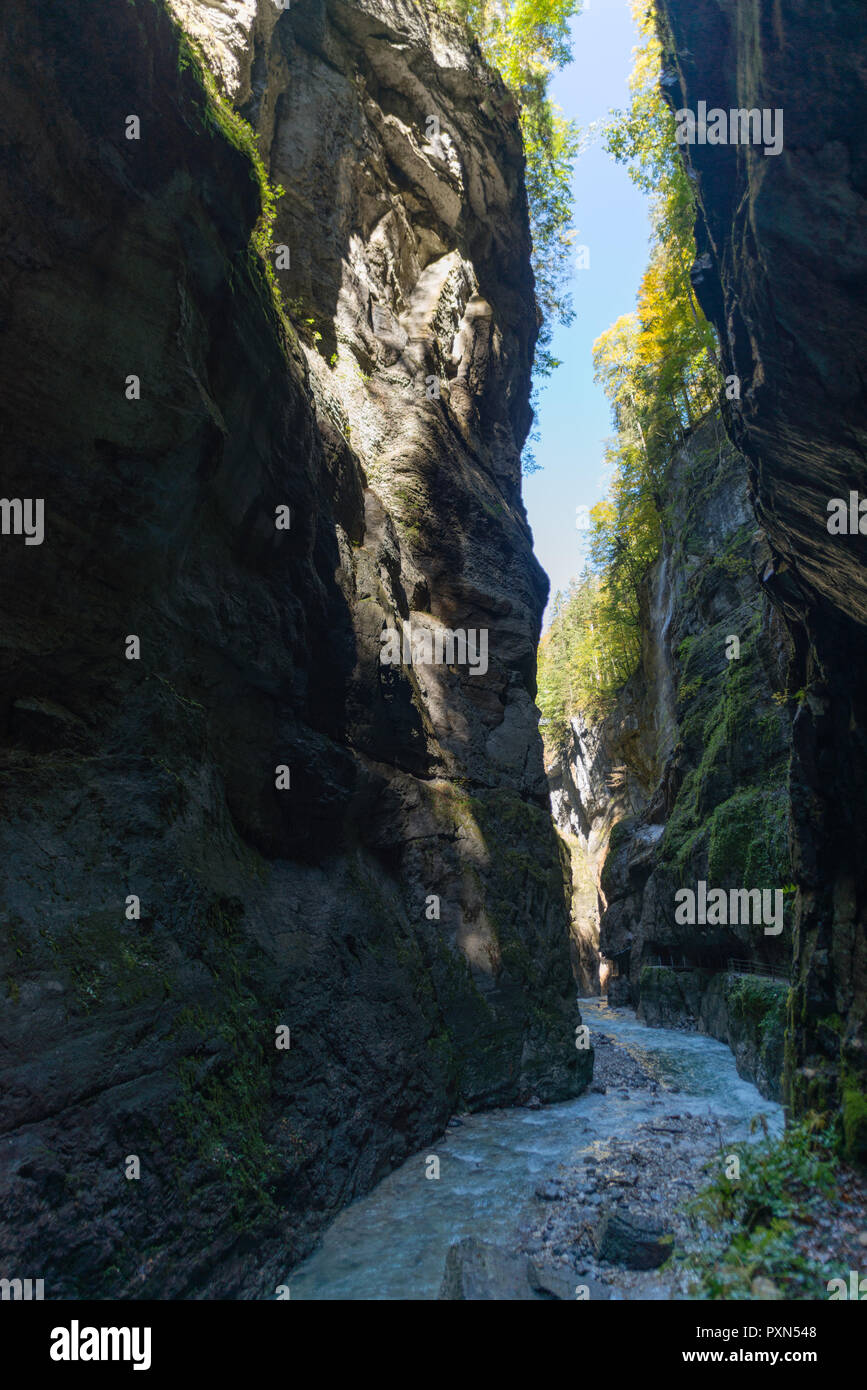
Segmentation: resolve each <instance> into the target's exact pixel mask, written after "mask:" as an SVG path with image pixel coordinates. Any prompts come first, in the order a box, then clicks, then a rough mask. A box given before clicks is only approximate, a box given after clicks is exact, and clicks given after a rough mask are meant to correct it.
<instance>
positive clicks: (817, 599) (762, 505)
mask: <svg viewBox="0 0 867 1390" xmlns="http://www.w3.org/2000/svg"><path fill="white" fill-rule="evenodd" d="M658 11H659V14H660V16H661V19H662V21H663V24H664V26H665V28H666V31H667V36H666V44H667V48H668V54H667V60H666V61H667V73H666V78H665V83H666V87H667V90H668V92H669V97H670V100H671V102H672V105H673V106H674V107H675V108H676V109H689V108H691V109H695V108H696V106H697V103H698V102H699V101H700V100H705V101H707V103H708V107H711V108H712V107H719V108H723V109H726V110H729V109H731V108H742V107H743V108H756V109H760V110H764V109H768V110H774V111H777V110H781V111H782V112H783V113H784V116H783V129H784V139H783V148H782V150H781V151H780V153H779V154H776V155H766V154H764V152H763V149H762V147H761V146H758V147H754V146H732V145H717V146H712V145H700V144H695V145H690V146H687V147H686V150H685V152H686V157H687V159H688V163H689V167H690V169H691V171H692V176H693V178H694V180H695V187H696V192H697V196H698V202H699V214H700V215H699V221H698V228H697V235H698V241H699V258H698V262H697V265H696V270H695V273H694V279H695V283H696V288H697V290H698V293H699V295H700V297H701V301H702V304H703V307H704V309H705V311H706V312H707V314H708V315H709V316H710V317H711V318H712V319H713V321H714V322H715V324H716V326H717V328H718V330H719V333H720V337H721V340H722V345H723V351H724V354H725V367H726V371H727V373H729V374H734V375H737V376H738V377H739V378H740V382H741V393H742V399H741V403H740V405H739V406H737V407H735V408H734V409H733V411H732V415H731V420H730V428H731V430H732V433H733V434H734V436H735V437H736V439H737V440H738V442H739V444H740V446H741V447H742V448H743V450H744V452H745V453H746V454H747V456H748V457H749V459H750V462H751V474H752V487H753V491H754V495H755V502H756V506H757V509H758V514H759V517H760V520H761V522H762V525H763V527H764V530H765V532H766V541H765V542H764V544H765V545H766V552H765V557H764V565H763V577H764V582H765V585H766V587H767V590H768V592H769V594H770V595H771V596H772V597H773V599H774V601H775V602H776V603H777V604H778V605H779V606H780V607H781V608H782V610H783V612H784V613H785V615H786V619H787V622H788V624H789V626H790V629H791V632H792V636H793V639H794V659H793V664H792V669H791V672H790V678H789V688H790V691H791V693H792V694H793V695H794V697H795V701H794V703H793V705H792V709H793V712H794V759H793V778H792V804H793V853H794V861H793V862H794V875H795V878H796V880H797V883H798V886H799V888H800V899H799V903H798V908H797V917H798V922H797V930H796V934H795V972H796V986H795V991H794V996H793V1002H792V1009H791V1013H790V1020H789V1026H790V1048H789V1056H788V1067H789V1074H790V1083H791V1087H792V1099H793V1103H794V1105H795V1107H796V1108H797V1109H798V1110H803V1109H807V1108H810V1107H818V1108H820V1109H828V1110H834V1111H836V1110H837V1109H838V1108H839V1106H840V1103H841V1101H842V1105H843V1123H844V1128H845V1133H846V1142H847V1146H848V1149H849V1151H850V1153H852V1154H857V1155H859V1156H861V1157H862V1158H863V1157H865V1156H867V1102H865V1100H864V1093H865V1089H867V1050H865V1041H867V1039H865V1012H867V933H865V930H864V922H865V910H867V819H865V816H864V814H863V807H864V805H865V800H867V737H865V729H867V640H865V639H867V630H865V629H867V563H865V562H867V538H865V535H864V534H861V533H860V530H859V531H858V532H857V533H855V534H853V533H852V532H851V531H848V533H843V534H830V533H829V530H828V522H829V520H830V515H831V514H830V513H829V510H828V506H829V503H831V502H833V501H834V500H835V499H839V500H841V501H842V500H845V501H846V503H847V504H848V501H849V499H850V493H852V492H855V493H856V494H857V498H856V515H857V506H858V503H860V500H862V499H863V497H864V495H865V493H867V467H865V458H867V409H865V385H864V371H863V363H864V360H865V354H867V321H865V317H864V311H863V306H864V303H865V299H867V239H865V237H864V224H865V217H867V162H865V161H867V154H865V143H864V140H863V138H862V134H861V133H862V132H863V130H864V127H865V120H867V90H865V85H864V74H863V53H864V49H865V44H867V13H865V11H864V7H863V6H860V5H854V4H853V5H837V6H832V7H830V8H828V7H821V6H815V5H807V4H795V3H782V4H772V3H771V0H658ZM846 510H847V511H848V505H847V507H846ZM865 510H867V509H865ZM859 525H860V521H859ZM865 530H867V528H865Z"/></svg>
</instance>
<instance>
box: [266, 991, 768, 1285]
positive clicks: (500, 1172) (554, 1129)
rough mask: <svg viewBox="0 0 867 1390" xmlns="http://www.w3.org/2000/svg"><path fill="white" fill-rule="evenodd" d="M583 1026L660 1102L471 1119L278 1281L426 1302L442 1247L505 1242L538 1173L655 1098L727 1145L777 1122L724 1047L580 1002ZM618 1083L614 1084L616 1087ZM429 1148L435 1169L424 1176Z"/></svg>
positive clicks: (591, 1101) (648, 1115)
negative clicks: (702, 1121)
mask: <svg viewBox="0 0 867 1390" xmlns="http://www.w3.org/2000/svg"><path fill="white" fill-rule="evenodd" d="M581 1013H582V1016H583V1018H584V1021H585V1022H586V1023H587V1024H589V1026H590V1028H591V1029H594V1030H597V1029H598V1030H599V1031H601V1032H604V1033H607V1034H609V1035H610V1036H613V1037H615V1038H616V1039H617V1040H618V1042H620V1043H621V1044H622V1045H623V1046H625V1047H626V1048H627V1049H628V1050H629V1051H630V1052H631V1053H632V1054H633V1055H634V1056H635V1057H637V1058H639V1059H640V1061H641V1062H642V1063H643V1064H644V1065H645V1066H646V1067H647V1068H648V1070H650V1071H651V1072H652V1073H653V1075H654V1076H655V1078H656V1079H657V1080H658V1081H659V1082H660V1084H661V1086H662V1088H663V1091H662V1092H660V1095H662V1094H663V1092H664V1091H665V1090H667V1089H670V1088H672V1087H679V1088H680V1093H679V1094H678V1095H676V1096H667V1097H666V1098H665V1100H664V1101H660V1099H659V1098H656V1104H654V1097H653V1096H652V1095H651V1094H650V1092H649V1091H648V1090H646V1089H641V1090H632V1091H631V1092H630V1098H629V1099H627V1098H626V1097H624V1096H621V1095H619V1094H611V1093H609V1094H608V1095H589V1094H588V1095H584V1096H580V1097H579V1098H578V1099H577V1100H571V1101H567V1102H565V1103H564V1104H562V1105H549V1106H546V1107H545V1108H544V1109H542V1110H496V1111H492V1112H489V1113H487V1114H482V1115H473V1116H471V1117H470V1118H469V1119H467V1120H466V1121H465V1122H464V1124H463V1125H462V1126H461V1127H460V1128H455V1129H449V1131H448V1135H447V1137H446V1138H444V1139H443V1140H441V1141H440V1142H439V1143H436V1144H432V1145H431V1146H430V1147H429V1148H428V1149H425V1150H422V1152H421V1153H418V1154H416V1155H415V1156H414V1157H413V1158H410V1159H407V1161H406V1162H405V1163H404V1164H403V1165H402V1166H401V1167H400V1168H398V1169H396V1170H395V1172H393V1173H391V1174H390V1175H389V1176H388V1177H387V1178H385V1179H383V1181H382V1182H381V1183H379V1184H378V1186H377V1187H376V1188H374V1190H373V1191H372V1192H371V1193H370V1194H369V1195H368V1196H367V1197H362V1198H360V1199H359V1200H358V1201H357V1202H353V1204H352V1205H351V1206H350V1207H348V1208H347V1209H346V1211H344V1212H343V1213H342V1214H341V1215H340V1216H339V1217H338V1218H337V1220H336V1221H335V1222H334V1223H333V1225H332V1226H330V1227H329V1229H328V1231H327V1232H326V1235H325V1238H324V1240H323V1242H322V1245H321V1246H320V1247H319V1249H318V1250H316V1251H315V1253H314V1254H313V1255H311V1257H310V1258H309V1259H308V1260H306V1261H305V1262H304V1264H302V1265H299V1266H298V1268H297V1269H296V1270H295V1272H294V1274H292V1275H291V1277H290V1278H289V1279H288V1280H287V1282H288V1284H289V1286H290V1291H291V1297H292V1299H371V1300H377V1299H388V1300H396V1299H429V1298H430V1299H435V1298H436V1296H437V1293H438V1291H439V1286H440V1282H441V1279H442V1274H443V1267H444V1264H445V1257H446V1251H447V1250H448V1247H449V1246H450V1245H451V1244H452V1242H453V1241H455V1240H458V1239H460V1237H461V1236H466V1235H474V1236H478V1237H480V1238H481V1239H483V1240H493V1241H497V1242H499V1243H501V1244H510V1243H511V1238H512V1237H513V1235H514V1232H515V1228H516V1227H517V1225H518V1224H519V1222H520V1219H521V1217H522V1215H523V1214H524V1212H525V1210H526V1209H527V1208H528V1207H529V1204H530V1202H531V1201H532V1198H533V1191H534V1188H535V1186H536V1184H537V1183H538V1182H539V1181H540V1179H541V1178H543V1177H545V1178H547V1177H556V1169H557V1165H558V1163H561V1162H571V1161H574V1160H575V1159H576V1158H577V1157H578V1155H580V1154H582V1153H591V1152H594V1151H596V1152H598V1151H599V1148H600V1147H601V1145H602V1143H603V1141H605V1140H607V1139H608V1138H610V1137H617V1138H621V1139H622V1138H626V1137H628V1136H629V1134H630V1133H631V1132H633V1131H634V1129H635V1126H636V1125H637V1124H638V1123H640V1122H641V1121H644V1120H649V1119H653V1118H654V1117H656V1116H658V1114H659V1109H658V1106H659V1105H660V1104H665V1105H666V1106H667V1108H668V1109H669V1110H671V1108H672V1106H673V1105H675V1103H676V1108H677V1110H678V1111H679V1112H680V1113H681V1114H690V1115H713V1116H717V1117H718V1119H719V1121H720V1124H721V1127H722V1132H723V1136H724V1138H725V1140H726V1142H728V1141H734V1140H738V1139H745V1138H747V1137H749V1121H750V1119H751V1117H752V1116H753V1115H757V1114H763V1115H765V1116H766V1117H767V1121H768V1126H769V1128H770V1130H771V1132H772V1133H779V1132H781V1131H782V1127H783V1112H782V1109H781V1107H780V1106H779V1105H775V1104H773V1103H772V1102H771V1101H767V1100H763V1099H762V1097H761V1096H760V1095H759V1093H758V1091H757V1090H756V1088H755V1087H754V1086H752V1085H750V1084H749V1082H746V1081H742V1080H741V1078H740V1077H739V1076H738V1074H737V1071H736V1070H735V1064H734V1059H733V1057H732V1054H731V1052H730V1051H729V1049H728V1048H727V1047H726V1046H725V1045H724V1044H723V1043H719V1042H716V1041H714V1040H713V1039H712V1038H706V1037H704V1036H703V1035H701V1034H697V1033H679V1032H675V1031H670V1030H668V1029H662V1028H646V1027H645V1026H644V1025H643V1024H641V1023H638V1022H637V1020H636V1018H635V1015H634V1014H633V1013H632V1011H631V1010H628V1009H609V1008H608V1006H607V1004H606V1003H605V1002H604V1000H603V1001H600V1000H598V999H584V1000H582V1001H581ZM618 1089H619V1088H618ZM428 1154H437V1155H438V1156H439V1159H440V1173H441V1175H440V1177H439V1179H431V1178H426V1177H425V1159H426V1157H427V1155H428Z"/></svg>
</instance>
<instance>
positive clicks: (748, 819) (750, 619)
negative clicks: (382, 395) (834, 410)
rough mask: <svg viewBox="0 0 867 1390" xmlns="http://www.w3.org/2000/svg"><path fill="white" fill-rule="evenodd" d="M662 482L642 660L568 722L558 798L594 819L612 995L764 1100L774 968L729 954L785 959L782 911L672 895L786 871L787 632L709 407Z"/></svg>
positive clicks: (731, 453)
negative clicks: (715, 1059) (605, 701)
mask: <svg viewBox="0 0 867 1390" xmlns="http://www.w3.org/2000/svg"><path fill="white" fill-rule="evenodd" d="M666 498H667V503H668V505H667V514H666V518H665V519H664V525H663V546H662V553H661V555H660V557H659V559H658V560H657V562H656V564H655V565H654V566H653V568H652V570H651V572H650V575H649V576H648V580H647V583H646V591H645V594H644V597H643V603H642V608H643V617H642V629H643V644H642V660H641V665H640V668H639V670H638V671H637V672H636V674H635V675H634V676H633V677H632V679H631V680H630V681H629V682H628V683H627V685H626V686H625V687H624V689H623V691H622V693H621V695H620V697H619V699H618V702H617V704H616V706H615V708H614V710H613V711H612V713H611V714H610V715H608V717H607V718H606V719H605V720H603V721H602V722H601V723H600V724H599V725H597V726H595V727H594V728H592V729H591V730H586V729H583V728H576V734H577V733H580V738H578V737H574V738H573V740H572V742H571V744H570V746H568V747H567V748H566V749H564V752H563V755H562V758H561V763H562V764H563V767H562V769H561V771H560V773H559V782H560V784H561V786H562V783H564V782H565V783H566V784H567V786H568V789H569V795H565V794H564V791H563V790H562V789H561V786H558V787H557V788H556V789H555V791H554V802H555V814H557V810H558V806H559V807H560V808H561V809H560V812H559V815H558V823H559V824H561V825H562V823H563V819H564V812H565V811H566V810H567V809H568V811H569V814H570V817H571V820H572V822H573V824H574V825H575V826H576V827H577V828H578V829H579V831H580V827H581V826H582V825H589V826H590V827H591V835H592V842H593V844H594V846H595V851H594V852H595V861H596V865H597V871H598V885H599V912H600V925H599V949H600V951H601V953H602V955H603V957H607V958H608V959H609V961H611V962H612V963H613V965H614V967H615V970H616V973H615V975H614V977H613V978H612V979H611V980H609V982H608V997H609V999H610V1001H611V1002H612V1003H624V1004H625V1003H631V1004H634V1005H635V1006H636V1007H637V1008H638V1010H639V1014H640V1015H641V1017H643V1018H644V1019H645V1020H646V1021H647V1022H649V1023H652V1024H663V1025H669V1026H671V1025H683V1024H688V1025H691V1026H694V1027H698V1028H701V1029H703V1030H705V1031H707V1032H709V1033H711V1034H713V1035H714V1036H715V1037H719V1038H721V1039H722V1040H723V1041H725V1042H728V1043H729V1044H730V1045H731V1047H732V1050H733V1051H734V1053H735V1058H736V1061H737V1064H738V1068H739V1070H740V1071H741V1074H742V1075H744V1076H746V1077H748V1078H749V1079H751V1080H755V1081H757V1083H758V1084H759V1085H760V1087H761V1089H762V1091H763V1093H764V1094H766V1095H770V1096H773V1097H774V1098H779V1095H780V1081H781V1072H782V1039H783V1020H782V1001H783V998H784V982H783V981H780V982H779V983H775V982H774V980H773V978H768V979H765V978H763V977H759V983H757V984H755V985H754V982H752V981H748V982H747V983H746V984H744V983H742V982H741V977H740V976H739V974H738V972H737V971H736V970H735V971H732V970H731V969H730V967H729V962H730V961H732V960H735V961H746V962H748V963H750V964H751V965H753V966H754V967H755V968H757V969H758V968H762V969H764V970H766V971H767V972H768V975H769V976H773V974H774V972H779V973H780V974H781V975H782V974H785V967H786V966H787V964H788V962H789V960H790V958H791V911H790V910H789V911H788V912H787V913H786V921H785V925H784V927H783V930H781V931H780V932H779V933H776V934H772V935H768V934H766V933H765V931H764V925H763V924H762V923H757V922H755V921H752V920H750V921H743V920H740V921H737V922H734V923H733V922H731V921H730V920H726V921H725V922H720V923H712V922H702V921H697V920H693V921H692V922H691V923H690V922H685V921H682V920H678V917H677V914H676V910H675V909H676V903H677V899H676V894H677V893H678V891H679V890H681V889H688V890H690V891H692V892H697V891H698V889H697V885H698V884H699V883H700V882H704V883H705V884H707V885H709V886H710V887H713V888H715V889H725V890H726V891H727V892H729V891H730V890H732V889H737V890H740V889H757V888H760V889H766V890H771V889H773V890H775V891H780V892H782V890H783V889H784V888H786V887H788V883H789V879H788V827H789V796H788V759H789V737H788V721H787V718H786V711H785V709H784V708H783V704H784V698H783V695H782V688H783V685H784V682H785V671H786V661H787V654H788V643H787V640H786V635H785V630H784V628H783V624H782V621H781V619H780V617H779V615H778V614H777V612H776V610H775V609H774V608H773V606H772V605H771V604H770V602H769V600H768V598H767V596H766V595H765V594H764V593H763V592H762V589H761V586H760V583H759V580H758V577H757V575H756V572H755V565H756V563H757V562H760V561H761V556H762V551H761V545H760V544H758V543H757V541H756V526H755V518H754V515H753V513H752V509H751V507H750V504H749V499H748V496H747V470H746V463H745V460H744V459H743V457H742V456H741V455H740V454H739V453H738V452H737V450H735V449H734V448H733V447H732V446H731V444H730V443H729V441H728V440H727V439H726V437H725V433H724V431H723V428H722V424H721V422H720V421H719V419H718V418H715V417H710V418H709V419H707V420H706V421H705V422H704V423H703V424H702V425H700V426H699V427H698V428H697V429H696V430H695V431H694V432H693V433H692V434H691V435H690V436H689V437H688V439H687V440H686V442H685V443H684V445H683V446H682V448H681V449H680V450H679V451H678V453H677V455H676V456H675V458H674V459H673V460H672V463H671V465H670V467H669V471H668V475H667V478H666ZM732 639H735V640H736V643H737V645H736V646H735V645H733V642H732ZM588 843H589V841H588ZM784 896H785V895H784Z"/></svg>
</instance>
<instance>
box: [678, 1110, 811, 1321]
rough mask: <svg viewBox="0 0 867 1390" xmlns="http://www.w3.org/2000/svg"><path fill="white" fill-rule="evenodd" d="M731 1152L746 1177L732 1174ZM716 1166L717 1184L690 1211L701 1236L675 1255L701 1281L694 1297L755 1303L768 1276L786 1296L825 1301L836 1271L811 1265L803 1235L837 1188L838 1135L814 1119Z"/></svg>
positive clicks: (736, 1148)
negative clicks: (757, 1283)
mask: <svg viewBox="0 0 867 1390" xmlns="http://www.w3.org/2000/svg"><path fill="white" fill-rule="evenodd" d="M729 1153H731V1154H735V1155H737V1157H738V1159H739V1160H740V1177H739V1178H735V1179H731V1178H727V1177H726V1176H725V1170H726V1166H727V1159H728V1156H729ZM714 1162H715V1164H716V1176H715V1178H714V1180H713V1181H712V1182H711V1183H710V1185H709V1186H708V1187H706V1188H705V1189H704V1191H703V1192H701V1193H700V1194H699V1196H698V1197H696V1198H694V1199H693V1200H692V1201H691V1202H689V1203H688V1204H687V1206H686V1211H687V1213H688V1214H689V1217H690V1222H691V1226H692V1230H693V1233H694V1235H693V1236H692V1237H690V1239H689V1240H688V1241H687V1242H686V1243H685V1245H684V1246H683V1248H682V1249H680V1250H679V1251H678V1252H677V1254H676V1258H677V1259H678V1260H679V1261H681V1262H683V1263H685V1264H686V1265H687V1266H688V1267H689V1269H690V1270H691V1272H692V1273H694V1275H695V1280H696V1282H695V1285H694V1286H693V1287H692V1288H691V1290H690V1292H691V1295H692V1296H693V1297H697V1298H710V1299H749V1298H750V1297H751V1284H752V1281H753V1279H754V1278H756V1277H757V1276H761V1277H762V1278H765V1279H770V1280H771V1281H772V1282H773V1283H774V1284H775V1285H776V1286H777V1288H778V1289H779V1290H780V1292H781V1294H782V1296H783V1297H784V1298H789V1299H810V1298H813V1299H814V1298H817V1297H819V1296H823V1295H824V1290H825V1286H826V1284H827V1282H828V1280H829V1279H830V1278H832V1277H833V1274H834V1271H833V1270H831V1269H830V1267H826V1266H824V1265H817V1264H816V1263H814V1262H813V1261H811V1260H809V1259H807V1258H806V1257H805V1256H804V1255H803V1254H802V1253H801V1251H800V1249H799V1247H798V1237H799V1236H800V1235H804V1234H805V1233H806V1232H807V1231H808V1230H809V1229H810V1228H811V1227H812V1224H813V1220H814V1213H816V1212H818V1211H819V1210H820V1208H821V1204H822V1201H823V1199H825V1198H827V1197H833V1196H834V1194H835V1192H836V1190H837V1162H836V1159H835V1155H834V1137H833V1131H832V1130H831V1129H827V1130H822V1129H820V1128H819V1127H818V1122H817V1121H816V1120H815V1118H813V1117H810V1118H808V1119H807V1120H805V1121H803V1122H801V1123H800V1124H799V1125H796V1126H792V1127H791V1128H790V1129H789V1130H787V1131H786V1133H785V1135H784V1136H783V1137H782V1138H781V1139H779V1140H770V1139H768V1138H767V1136H766V1137H765V1139H764V1140H763V1141H762V1142H761V1143H759V1144H735V1145H733V1146H731V1147H730V1149H728V1150H727V1152H726V1153H725V1154H723V1153H722V1152H721V1153H720V1155H719V1157H718V1158H717V1159H716V1160H714ZM820 1291H821V1293H820Z"/></svg>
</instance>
